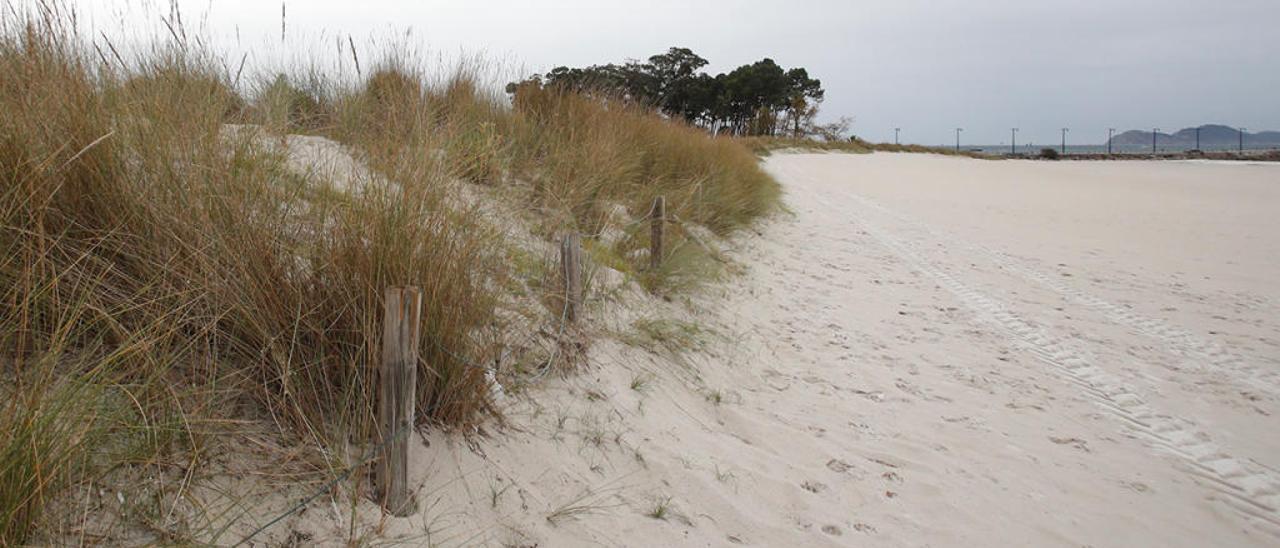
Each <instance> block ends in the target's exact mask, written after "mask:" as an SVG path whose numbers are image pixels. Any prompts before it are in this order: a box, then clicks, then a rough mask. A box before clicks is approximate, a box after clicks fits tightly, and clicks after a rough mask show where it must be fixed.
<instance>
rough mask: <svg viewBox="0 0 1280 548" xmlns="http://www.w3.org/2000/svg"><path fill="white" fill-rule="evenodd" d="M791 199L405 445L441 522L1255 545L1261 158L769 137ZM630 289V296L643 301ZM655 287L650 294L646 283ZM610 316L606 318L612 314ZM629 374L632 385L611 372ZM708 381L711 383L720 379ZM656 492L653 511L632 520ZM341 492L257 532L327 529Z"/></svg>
mask: <svg viewBox="0 0 1280 548" xmlns="http://www.w3.org/2000/svg"><path fill="white" fill-rule="evenodd" d="M768 168H769V169H770V170H771V171H772V172H773V173H775V174H776V175H777V176H778V177H779V179H780V180H781V181H782V182H783V184H784V186H785V187H786V191H787V200H788V204H789V205H790V207H791V208H792V210H793V211H794V215H793V216H787V217H786V218H782V219H778V220H776V221H773V222H770V223H768V224H767V225H765V226H764V227H762V229H761V231H762V234H761V235H760V236H759V237H756V236H750V237H747V238H744V239H743V241H742V242H741V248H740V249H736V250H734V251H733V252H732V255H733V256H734V257H735V258H736V259H737V260H738V261H740V262H742V263H743V264H745V265H746V272H745V273H744V274H742V276H741V277H738V278H735V279H733V280H731V281H730V282H728V283H727V284H726V285H725V286H724V287H723V288H722V289H721V290H719V291H718V292H720V293H723V294H720V295H709V296H707V297H706V298H705V299H701V300H700V302H695V303H692V305H691V306H692V308H693V309H694V310H697V312H689V311H687V309H686V306H685V305H684V304H681V303H662V302H653V301H651V300H648V299H641V298H635V297H632V298H631V300H630V301H629V302H631V303H632V305H634V306H638V307H639V308H638V309H628V310H623V311H621V312H620V311H619V309H620V307H619V306H617V305H612V304H611V305H607V306H603V307H600V308H598V309H596V310H594V311H593V314H594V317H595V318H596V319H595V320H594V322H595V323H597V324H598V325H602V326H603V327H602V329H606V330H613V331H618V332H622V333H624V334H629V335H631V336H634V333H635V330H634V329H633V328H632V327H631V325H632V324H631V320H633V319H635V318H636V317H654V318H662V317H671V316H673V315H674V316H679V317H683V318H685V320H687V321H690V322H693V323H694V324H696V325H697V326H698V327H699V329H700V330H705V332H703V331H699V333H700V334H699V335H698V336H697V337H695V338H696V339H697V340H699V341H701V342H702V344H703V348H702V349H700V350H693V351H690V352H687V353H684V354H680V355H674V354H670V353H663V352H658V353H651V352H649V351H646V350H645V349H643V348H639V347H635V346H628V345H625V344H623V343H620V342H611V341H610V340H608V339H607V338H606V339H605V340H603V341H602V342H598V343H596V344H595V346H594V347H593V348H592V350H591V352H590V356H589V357H590V362H591V365H590V366H589V367H588V368H587V369H586V370H584V371H582V372H580V373H579V374H577V375H574V376H571V377H569V378H567V379H557V378H552V379H549V380H548V381H547V382H546V383H545V384H543V385H541V386H539V387H536V388H535V389H533V391H532V393H531V394H530V397H528V398H526V397H511V398H508V399H507V401H508V403H509V407H508V409H507V413H508V415H509V418H510V422H511V427H510V428H507V429H505V430H503V431H501V432H500V433H498V434H497V435H494V436H493V437H490V438H487V439H480V440H479V441H478V443H477V444H475V446H474V447H468V445H467V444H465V443H463V441H462V440H461V439H460V438H458V437H448V436H442V435H437V436H433V437H432V439H431V440H430V441H431V444H430V446H427V445H420V446H417V447H415V448H414V451H415V453H414V461H415V463H416V465H415V466H416V470H417V472H416V473H417V476H416V477H415V478H413V480H414V482H415V483H419V484H421V485H423V488H422V490H421V491H420V492H419V494H418V499H419V502H420V507H421V509H420V512H419V513H418V514H417V515H415V516H412V517H410V518H404V519H400V518H386V520H385V521H383V522H381V523H380V524H378V523H377V517H376V516H377V515H378V514H377V510H376V509H375V508H373V507H372V506H371V505H368V504H366V505H364V506H362V508H361V512H362V513H363V515H364V516H365V517H366V521H365V523H364V524H363V525H361V526H360V527H358V528H357V530H358V531H359V534H361V535H367V534H373V531H372V530H370V529H368V528H367V526H368V524H370V523H374V524H377V527H376V534H378V535H382V536H385V537H387V538H388V539H397V540H400V541H404V542H410V543H427V542H428V541H430V542H435V543H443V544H446V545H460V544H488V545H504V544H505V545H534V544H536V545H539V546H574V545H626V546H665V545H691V546H722V545H733V544H745V545H756V546H795V545H848V546H987V545H992V546H1010V545H1012V546H1028V545H1035V546H1041V545H1049V546H1197V547H1198V546H1266V545H1270V546H1275V545H1276V544H1277V543H1280V512H1277V508H1278V507H1280V490H1278V488H1277V486H1278V485H1280V481H1277V476H1280V474H1277V473H1276V472H1275V468H1277V467H1280V418H1277V416H1276V414H1277V413H1280V403H1278V400H1277V394H1280V378H1278V377H1277V371H1280V322H1278V319H1280V277H1278V275H1280V215H1278V213H1280V166H1237V165H1222V164H1191V163H1145V162H1113V163H1087V162H1063V163H1047V162H1015V161H1001V162H989V161H980V160H970V159H956V158H946V157H936V156H927V155H891V154H875V155H842V154H829V155H828V154H815V155H803V154H794V155H792V154H787V155H776V156H774V157H772V158H771V159H770V160H769V161H768ZM636 303H641V304H636ZM643 303H647V304H643ZM624 312H625V313H624ZM637 376H641V377H642V378H646V379H650V380H649V381H648V383H647V385H646V386H645V387H643V388H642V389H641V390H633V389H632V387H631V384H632V380H633V379H635V378H637ZM717 400H719V401H718V402H717ZM659 501H663V502H664V504H663V505H662V506H664V507H665V508H666V509H667V511H666V513H665V515H663V516H662V519H657V518H654V517H650V516H648V515H646V514H650V513H653V511H654V509H655V508H657V507H658V506H659V504H658V503H659ZM344 511H345V509H338V508H336V507H335V508H333V509H332V510H327V509H326V508H325V505H320V506H318V507H316V508H314V509H309V510H308V511H307V513H305V514H304V515H303V516H302V517H300V518H296V519H293V520H290V521H286V522H285V525H286V528H281V529H275V530H273V536H272V538H275V539H276V540H282V539H283V538H284V536H285V535H286V534H288V533H289V531H290V530H291V529H296V530H298V531H301V532H304V533H305V534H306V535H309V537H300V538H309V541H310V542H321V543H332V542H337V541H339V540H341V539H343V538H345V537H346V534H347V532H348V530H349V528H348V527H349V526H348V524H346V523H345V519H344V518H343V517H342V516H343V512H344Z"/></svg>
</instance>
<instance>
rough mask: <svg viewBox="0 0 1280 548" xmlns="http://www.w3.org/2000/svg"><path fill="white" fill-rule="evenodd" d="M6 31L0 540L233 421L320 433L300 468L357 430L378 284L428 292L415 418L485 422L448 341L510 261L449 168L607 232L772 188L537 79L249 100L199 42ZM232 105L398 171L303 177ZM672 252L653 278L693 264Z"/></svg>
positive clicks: (307, 82)
mask: <svg viewBox="0 0 1280 548" xmlns="http://www.w3.org/2000/svg"><path fill="white" fill-rule="evenodd" d="M0 32H2V35H0V75H3V78H0V112H5V113H6V114H5V116H4V117H3V118H0V258H2V259H0V299H2V300H3V309H2V310H0V349H2V353H0V365H3V369H4V372H3V377H0V396H2V397H3V398H4V399H5V404H4V405H3V406H0V456H3V465H0V535H2V536H0V544H21V543H24V542H28V541H30V539H31V538H32V537H31V536H30V535H31V534H32V532H33V531H35V530H37V529H40V528H44V529H46V530H47V529H49V528H56V527H57V526H58V525H57V524H58V518H57V516H59V515H62V513H59V512H53V511H47V505H48V504H50V503H51V502H52V501H56V500H58V497H59V493H60V492H61V491H63V490H64V489H66V488H67V487H69V486H74V485H78V484H83V483H84V482H86V481H89V480H90V479H96V478H100V477H101V475H102V474H104V473H107V472H108V471H112V470H118V469H119V468H121V467H124V468H133V469H136V470H138V471H142V472H145V473H144V475H146V474H151V475H152V476H153V477H155V478H158V477H160V476H162V475H164V474H166V473H170V472H171V466H172V463H175V462H180V463H182V466H184V467H199V466H200V457H201V455H202V454H203V453H202V451H201V447H202V446H203V445H204V444H206V443H208V442H209V439H210V437H211V436H216V435H218V434H219V433H225V432H226V429H227V428H229V426H228V425H232V424H236V423H234V422H229V419H236V420H241V421H250V422H256V423H261V424H269V425H272V427H273V428H274V429H275V431H276V432H277V434H278V437H279V439H280V440H281V443H283V444H286V445H301V446H311V447H313V448H314V449H315V451H313V452H312V453H311V454H312V455H313V456H316V457H317V458H316V459H315V462H316V464H315V466H316V470H317V471H320V470H322V469H323V468H322V466H321V464H320V459H319V458H318V456H319V455H321V454H322V453H323V454H330V453H331V451H330V450H331V449H332V448H334V447H340V446H342V445H344V444H347V443H348V442H349V441H350V440H367V439H369V437H370V429H371V424H372V420H371V419H372V415H373V401H372V397H373V394H374V393H375V391H374V390H373V387H374V386H375V385H374V381H375V379H374V378H373V377H374V375H373V371H374V368H373V365H374V364H375V363H376V362H375V360H376V357H377V355H378V352H377V345H378V339H379V335H380V332H381V330H380V326H379V322H380V314H381V307H380V302H381V293H382V290H383V288H385V287H387V286H390V285H404V284H411V285H417V286H419V287H421V288H423V291H424V293H425V295H426V298H425V299H424V310H423V316H422V317H423V326H422V328H423V342H422V345H423V346H422V348H421V349H420V354H421V356H422V358H423V359H422V363H421V365H420V367H421V370H420V373H419V375H418V378H419V379H420V381H419V387H418V398H419V407H418V408H419V410H420V412H421V416H420V417H419V421H420V423H422V424H437V425H442V426H446V427H457V426H469V425H474V424H476V423H477V422H479V421H481V420H483V419H484V418H485V416H486V415H487V414H488V411H489V409H490V402H489V400H488V385H487V382H486V381H485V378H484V371H483V370H481V369H478V368H476V367H473V366H472V364H471V363H468V362H465V361H464V358H463V357H466V359H468V360H471V361H474V362H481V363H484V362H488V361H491V360H492V357H493V356H494V355H495V353H496V352H497V351H499V350H500V348H501V343H502V341H501V337H497V338H495V337H494V336H492V331H493V330H494V326H495V325H498V322H497V320H496V315H495V306H496V305H497V303H498V301H500V300H502V299H503V298H504V297H505V295H504V294H503V293H502V292H503V291H504V289H503V288H506V287H508V283H507V278H508V277H509V276H511V275H512V271H511V269H510V268H509V267H507V266H506V265H504V262H505V261H506V259H507V250H506V249H505V247H504V246H505V245H506V244H504V242H503V241H502V239H501V237H500V234H498V233H497V232H496V230H495V229H494V228H493V227H491V226H490V225H489V224H488V223H487V222H485V221H484V220H483V218H482V216H481V214H480V213H479V212H478V211H476V210H474V209H469V208H467V207H463V206H460V205H458V203H457V202H456V201H453V200H450V199H449V197H448V196H449V194H448V193H449V188H450V187H451V185H456V184H457V183H456V181H459V180H462V181H467V182H468V183H470V184H478V185H487V186H490V187H495V188H501V189H506V190H509V191H510V192H512V193H515V194H516V195H518V196H521V197H522V198H521V199H522V200H523V201H524V203H527V204H528V205H529V207H528V210H527V214H528V219H529V220H531V221H532V222H533V223H535V224H536V225H537V231H538V232H539V233H541V234H543V235H545V236H548V237H550V236H552V235H554V234H556V233H559V232H562V231H564V230H569V229H573V230H579V231H582V232H584V233H586V234H587V235H588V236H590V235H594V234H598V233H600V232H601V231H602V230H603V229H604V228H606V226H605V225H606V224H607V223H609V222H612V221H610V220H609V216H608V215H607V212H608V211H610V209H611V208H613V207H615V206H616V205H621V206H622V207H624V208H625V209H626V210H627V211H628V212H629V213H630V214H631V216H633V217H641V216H643V215H644V214H645V213H646V212H647V209H648V204H649V202H650V201H651V200H652V198H653V197H654V196H657V195H665V196H666V197H667V200H668V204H669V206H668V207H669V208H670V210H671V211H672V212H673V213H675V214H676V215H678V216H679V217H680V218H681V219H682V220H685V221H687V222H692V223H697V224H701V225H705V226H706V227H709V228H710V229H711V230H714V231H715V232H718V233H720V234H728V233H730V232H731V231H732V230H734V229H736V228H738V227H741V226H744V225H746V224H748V223H750V222H752V221H753V220H755V219H757V218H759V217H760V216H762V215H764V214H767V213H768V212H770V211H771V210H773V208H775V207H776V206H777V203H778V194H779V191H778V187H777V185H776V183H774V181H773V180H772V179H770V178H769V177H768V176H767V175H766V174H764V172H763V171H762V170H761V169H760V168H759V166H758V165H757V161H756V159H755V157H754V156H753V155H752V154H751V153H750V152H749V151H748V150H747V149H746V148H744V147H743V146H742V145H741V144H740V143H738V142H735V141H732V140H728V139H712V138H710V137H708V136H707V135H706V134H705V133H703V132H701V131H700V130H697V129H695V128H691V127H687V126H684V125H680V124H676V123H672V122H670V121H668V120H665V119H663V118H661V117H659V116H657V115H655V114H653V113H652V112H649V111H646V110H643V109H640V108H637V107H634V106H630V105H625V104H622V103H618V102H602V101H599V100H594V99H586V98H583V97H579V96H572V95H558V94H552V93H550V92H546V91H542V90H533V91H529V93H522V94H520V95H519V96H517V100H516V102H515V105H514V106H513V105H511V104H509V103H508V102H507V101H506V98H505V97H504V96H502V95H500V94H499V93H497V92H494V91H491V90H486V89H484V88H483V87H482V86H480V85H478V84H477V81H478V80H477V78H475V76H474V75H470V74H468V73H467V72H466V71H459V73H458V74H457V75H456V76H455V77H453V78H451V79H449V80H447V81H445V82H443V83H442V84H440V85H429V84H428V83H426V79H425V78H423V77H422V76H421V75H420V73H418V72H417V71H416V70H414V69H413V68H412V67H404V66H400V65H398V64H397V63H396V62H394V59H395V57H394V53H393V54H392V57H391V59H392V61H391V62H387V63H384V65H383V67H384V68H382V69H381V70H376V71H374V72H373V73H372V74H371V75H370V76H369V77H368V78H365V79H363V80H362V81H361V82H359V83H358V84H355V85H341V84H337V83H335V82H336V81H337V80H336V79H335V80H332V81H330V80H325V79H324V78H323V77H322V76H317V75H309V76H308V77H307V78H297V77H295V78H278V77H275V76H274V75H273V76H272V77H270V78H264V79H263V81H264V82H268V83H267V84H265V85H262V86H258V89H257V90H256V92H255V93H253V94H252V95H251V96H250V97H249V98H248V99H244V98H242V97H241V95H240V94H239V93H238V91H237V90H236V89H235V86H234V85H233V84H232V78H231V77H230V76H229V75H228V74H226V73H225V72H224V70H223V69H221V68H219V67H224V66H226V65H225V64H224V63H221V62H220V60H219V59H217V58H216V57H215V56H213V55H211V54H209V53H208V52H205V51H202V50H200V49H199V48H196V47H193V46H189V45H174V46H157V47H156V48H154V49H153V50H151V52H150V53H147V54H144V55H142V56H140V57H138V58H136V59H120V58H118V57H116V56H114V55H111V54H109V55H99V53H100V52H101V50H95V49H93V48H92V47H90V46H89V45H87V43H86V42H85V41H84V40H83V38H82V37H81V36H80V35H79V34H78V33H77V30H76V29H75V28H73V26H72V24H71V22H70V21H69V20H67V19H66V18H64V17H61V16H56V15H53V16H47V17H43V18H42V17H39V16H37V17H28V18H25V19H22V18H13V19H7V20H6V22H5V23H4V24H3V28H2V29H0ZM246 122H248V123H257V124H261V125H262V126H263V127H264V128H266V129H268V130H271V131H276V132H281V133H284V132H307V133H313V134H320V135H325V136H329V137H332V138H334V139H336V140H338V141H340V142H343V143H345V144H347V145H348V146H349V147H350V148H351V149H352V150H354V151H356V152H357V153H358V155H359V156H360V158H361V159H362V160H364V161H365V162H366V163H367V164H368V165H369V166H370V167H371V168H373V169H374V170H375V171H376V172H377V173H379V174H380V175H381V176H383V177H385V178H386V179H387V180H389V181H391V182H392V184H391V185H369V186H366V187H365V189H364V191H362V192H360V193H358V194H351V193H343V192H337V193H334V192H320V191H317V188H320V187H323V186H325V185H324V183H325V181H323V180H315V178H317V177H322V176H321V175H314V174H312V175H305V174H299V173H296V172H294V171H291V170H290V169H288V167H287V166H286V163H285V157H284V156H283V155H282V153H281V152H280V151H278V150H277V149H275V148H273V147H271V146H269V140H268V139H263V138H261V137H258V136H255V135H254V134H253V133H252V132H228V131H227V129H226V126H225V124H227V123H246ZM615 228H618V227H615ZM644 245H645V242H644V241H643V235H639V236H635V237H631V238H627V239H624V240H623V241H622V242H620V243H618V244H617V246H618V247H617V248H615V249H611V250H608V253H612V254H614V255H615V256H616V257H624V256H625V255H626V253H627V252H629V251H630V250H634V249H638V248H641V247H643V246H644ZM673 247H675V249H676V252H675V253H676V256H683V255H689V254H690V253H691V249H692V248H689V247H687V246H684V247H682V244H681V243H680V237H679V236H676V237H675V243H674V246H673ZM632 262H638V261H632ZM623 263H626V260H623V259H619V262H618V263H615V266H617V265H621V264H623ZM686 264H687V265H696V264H698V261H683V260H673V261H672V265H673V266H672V267H670V268H669V269H664V271H663V272H653V273H648V276H649V280H650V282H651V287H654V288H666V289H670V288H671V287H673V285H672V284H664V283H663V280H675V279H678V278H680V277H681V276H694V275H697V273H698V272H700V270H698V269H697V268H695V267H694V266H690V267H689V268H686V269H684V271H683V272H681V271H680V269H681V268H683V267H682V266H680V265H686ZM636 268H637V269H638V264H637V265H636ZM18 395H21V396H22V397H17V396H18ZM104 439H113V440H117V441H119V440H122V439H123V440H133V439H139V440H142V441H140V442H137V443H133V442H130V443H128V444H126V446H127V449H128V450H127V451H121V450H120V447H116V446H113V445H112V444H104V443H103V442H102V440H104ZM166 463H167V464H166ZM184 469H185V468H184ZM144 483H145V482H144ZM155 483H156V484H162V483H163V482H160V481H158V480H157V481H156V482H155ZM352 492H353V493H354V492H358V490H352ZM169 495H172V493H168V494H166V493H160V494H159V495H157V500H160V499H163V498H164V496H169ZM164 534H165V535H171V536H167V537H165V540H166V542H181V541H184V540H186V538H185V537H183V536H181V535H180V534H179V533H178V532H175V531H168V530H166V531H165V533H164ZM186 534H194V533H190V531H188V532H187V533H186ZM172 535H178V536H172Z"/></svg>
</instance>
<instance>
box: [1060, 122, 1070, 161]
mask: <svg viewBox="0 0 1280 548" xmlns="http://www.w3.org/2000/svg"><path fill="white" fill-rule="evenodd" d="M1068 131H1070V130H1069V129H1067V128H1065V127H1064V128H1062V155H1063V156H1066V155H1067V132H1068Z"/></svg>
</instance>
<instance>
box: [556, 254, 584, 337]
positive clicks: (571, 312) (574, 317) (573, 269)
mask: <svg viewBox="0 0 1280 548" xmlns="http://www.w3.org/2000/svg"><path fill="white" fill-rule="evenodd" d="M560 273H561V274H562V276H561V280H562V281H563V282H564V298H565V307H566V309H565V316H566V317H567V318H568V321H570V322H576V321H578V317H579V316H580V315H581V314H582V239H581V237H579V236H578V233H577V232H570V233H568V234H566V235H565V236H564V239H563V240H561V241H560Z"/></svg>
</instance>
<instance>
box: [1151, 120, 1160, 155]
mask: <svg viewBox="0 0 1280 548" xmlns="http://www.w3.org/2000/svg"><path fill="white" fill-rule="evenodd" d="M1159 133H1160V128H1158V127H1157V128H1152V129H1151V153H1152V154H1155V153H1156V135H1158V134H1159Z"/></svg>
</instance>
